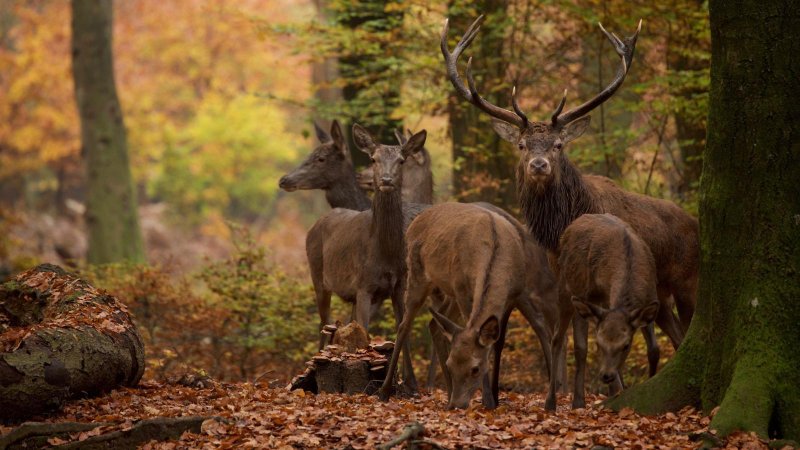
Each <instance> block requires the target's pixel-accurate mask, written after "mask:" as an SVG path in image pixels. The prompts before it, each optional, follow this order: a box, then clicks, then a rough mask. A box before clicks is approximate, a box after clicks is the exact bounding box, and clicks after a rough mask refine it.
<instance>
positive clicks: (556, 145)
mask: <svg viewBox="0 0 800 450" xmlns="http://www.w3.org/2000/svg"><path fill="white" fill-rule="evenodd" d="M563 146H564V144H562V143H561V141H556V143H555V144H553V148H554V149H556V150H561V147H563Z"/></svg>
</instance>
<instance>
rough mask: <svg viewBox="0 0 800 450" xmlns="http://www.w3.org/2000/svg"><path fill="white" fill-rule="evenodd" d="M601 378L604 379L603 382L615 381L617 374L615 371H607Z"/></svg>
mask: <svg viewBox="0 0 800 450" xmlns="http://www.w3.org/2000/svg"><path fill="white" fill-rule="evenodd" d="M601 378H602V380H603V383H606V384H609V383H613V382H614V380H616V379H617V374H616V373H613V372H606V373H604V374H603V375H602V377H601Z"/></svg>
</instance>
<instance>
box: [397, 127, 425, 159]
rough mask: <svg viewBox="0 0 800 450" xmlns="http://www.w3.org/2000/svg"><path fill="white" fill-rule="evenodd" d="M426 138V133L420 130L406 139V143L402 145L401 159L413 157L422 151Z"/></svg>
mask: <svg viewBox="0 0 800 450" xmlns="http://www.w3.org/2000/svg"><path fill="white" fill-rule="evenodd" d="M427 138H428V132H427V131H425V130H422V131H420V132H419V133H416V134H415V135H413V136H411V137H410V138H408V141H407V142H406V143H405V144H403V150H402V152H403V158H408V157H409V156H410V155H414V154H416V153H417V152H419V151H420V150H422V148H423V147H425V140H426V139H427Z"/></svg>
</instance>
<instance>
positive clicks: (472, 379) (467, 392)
mask: <svg viewBox="0 0 800 450" xmlns="http://www.w3.org/2000/svg"><path fill="white" fill-rule="evenodd" d="M431 314H432V315H433V319H434V321H435V323H436V324H437V325H438V326H439V327H440V328H441V329H442V331H443V333H444V335H445V336H446V337H447V339H448V340H449V341H450V355H449V356H448V357H447V362H446V363H445V365H446V366H447V371H448V372H449V374H450V379H451V381H452V392H450V393H449V394H450V398H449V399H448V403H447V407H448V408H449V409H454V408H459V409H464V408H467V407H468V406H469V402H470V400H471V399H472V395H473V394H474V393H475V391H477V390H478V388H480V387H481V382H482V381H483V377H484V376H485V375H486V372H487V371H488V370H489V351H490V350H491V348H492V345H493V344H494V343H495V342H497V339H499V338H500V320H499V319H498V318H497V317H496V316H489V317H488V318H486V319H485V320H484V321H483V322H481V323H480V325H479V326H478V325H477V324H476V325H475V326H468V327H467V328H462V327H460V326H458V325H457V324H455V323H453V322H452V321H451V320H450V319H448V318H447V317H446V316H444V315H442V314H441V313H439V312H438V311H435V310H434V309H432V308H431Z"/></svg>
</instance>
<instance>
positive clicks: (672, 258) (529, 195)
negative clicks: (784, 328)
mask: <svg viewBox="0 0 800 450" xmlns="http://www.w3.org/2000/svg"><path fill="white" fill-rule="evenodd" d="M482 21H483V16H480V17H478V19H477V20H476V21H475V22H474V23H473V24H472V25H471V26H470V27H469V29H468V30H467V32H466V33H465V34H464V36H463V37H462V38H461V40H460V41H459V42H458V44H457V45H456V47H455V49H454V51H453V52H452V53H451V52H450V51H449V49H448V46H447V32H448V24H447V22H445V25H444V28H443V30H442V36H441V50H442V54H443V55H444V59H445V64H446V67H447V74H448V78H449V79H450V81H451V82H452V84H453V86H454V87H455V89H456V91H458V92H459V94H460V95H461V96H463V97H464V98H465V99H467V100H468V101H469V102H470V103H472V104H473V105H475V106H476V107H478V108H479V109H480V110H482V111H484V112H486V113H487V114H489V115H491V116H492V117H493V118H495V119H498V120H496V121H494V129H495V131H496V132H497V133H498V134H499V135H500V136H501V137H502V138H503V139H505V140H508V141H510V142H512V143H514V144H515V145H516V146H517V147H518V148H519V154H520V158H519V163H518V165H517V188H518V192H519V198H520V202H521V205H522V212H523V215H524V216H525V220H526V222H527V224H528V228H529V229H530V231H531V233H532V234H533V236H534V238H536V240H537V242H539V243H540V244H541V245H542V246H543V247H545V248H546V249H547V250H548V251H549V253H550V255H549V256H550V262H551V266H553V268H554V271H555V272H557V270H556V269H557V268H556V267H555V266H556V265H557V253H558V243H559V238H560V237H561V235H562V234H563V232H564V230H565V229H566V228H567V226H569V224H570V223H572V221H573V220H575V219H577V218H578V217H580V216H581V215H583V214H587V213H604V212H608V213H611V214H614V215H616V216H618V217H619V218H620V219H622V220H624V221H625V222H626V223H628V224H629V225H630V226H631V228H633V230H634V231H635V232H636V234H637V235H639V236H641V237H642V238H643V239H644V241H645V243H646V244H647V245H648V247H649V248H650V251H651V252H652V254H653V257H654V258H655V261H656V271H657V272H656V273H657V277H658V285H657V289H658V295H659V298H660V299H662V300H665V299H666V298H668V297H669V296H670V295H672V297H673V299H674V302H675V304H676V306H677V308H678V313H679V315H680V325H681V326H680V327H678V328H677V329H675V328H674V327H672V324H673V323H675V320H674V316H673V313H672V310H671V308H660V309H659V313H658V317H657V318H656V323H657V324H658V325H659V327H660V328H661V329H662V330H664V332H665V333H666V334H667V335H668V336H669V337H670V340H671V341H672V344H673V346H674V347H675V348H677V347H678V345H680V343H681V341H682V339H683V334H684V333H685V331H686V329H687V328H688V326H689V323H690V321H691V319H692V315H693V314H694V309H695V303H696V295H697V279H698V278H697V276H698V265H699V237H698V223H697V219H695V218H694V217H692V216H691V215H689V214H687V213H686V212H685V211H683V210H682V209H680V208H679V207H678V206H676V205H675V204H673V203H671V202H668V201H664V200H659V199H655V198H652V197H647V196H644V195H639V194H635V193H631V192H626V191H624V190H622V189H621V188H620V187H619V186H617V185H616V184H615V183H614V182H613V181H611V180H610V179H608V178H606V177H601V176H595V175H583V174H581V172H580V170H578V168H577V167H576V166H575V165H574V164H572V162H570V161H569V159H568V158H567V155H566V152H565V150H564V147H565V145H566V144H567V143H569V142H570V141H572V140H574V139H576V138H578V137H579V136H580V135H582V134H583V132H584V131H586V128H587V127H588V126H589V117H588V116H587V114H588V113H589V112H591V111H592V110H593V109H594V108H596V107H597V106H599V105H600V104H602V103H603V102H605V101H606V100H608V99H609V98H611V96H612V95H614V93H615V92H616V91H617V90H618V89H619V87H620V86H621V85H622V82H623V81H624V79H625V76H626V75H627V73H628V70H629V69H630V65H631V62H632V61H633V53H634V49H635V46H636V40H637V38H638V35H639V31H640V30H641V21H640V22H639V27H638V29H637V30H636V33H634V34H633V35H632V36H630V37H627V38H625V39H620V38H619V37H617V36H616V35H615V34H613V33H609V32H608V31H606V30H605V29H604V28H602V25H601V27H600V28H601V30H602V31H603V33H604V34H605V35H606V37H607V38H608V39H609V40H610V41H611V43H612V44H613V47H614V49H615V50H616V52H617V54H618V55H619V56H620V59H621V66H620V69H619V71H618V72H617V75H616V77H614V79H613V80H612V81H611V83H610V84H609V85H608V86H607V87H606V88H605V89H603V90H602V91H601V92H600V93H599V94H598V95H597V96H595V97H594V98H593V99H591V100H589V101H587V102H585V103H583V104H582V105H580V106H578V107H576V108H573V109H571V110H569V111H566V112H562V111H563V109H564V105H565V103H566V92H565V93H564V97H563V98H562V99H561V102H560V103H559V104H558V107H557V108H556V110H555V112H554V113H553V114H552V116H551V118H550V120H548V121H545V122H532V121H530V120H528V117H527V116H526V115H525V114H524V113H523V112H522V110H521V109H520V108H519V105H518V104H517V101H516V96H515V90H512V93H511V105H512V109H513V112H512V111H509V110H507V109H504V108H500V107H498V106H495V105H492V104H491V103H489V102H488V101H486V100H485V99H483V98H482V97H481V96H480V94H478V92H477V90H476V88H475V81H474V79H473V77H472V71H471V59H470V61H468V62H467V69H466V75H467V82H468V86H467V85H465V84H464V83H463V81H462V80H461V77H460V76H459V74H458V69H457V61H458V57H459V56H460V55H461V53H462V52H463V51H464V50H465V49H466V48H467V47H468V46H469V44H470V43H471V42H472V40H473V39H474V38H475V36H476V34H477V32H478V30H479V29H480V25H481V22H482ZM662 304H665V301H662ZM668 316H672V317H668ZM578 320H581V319H578Z"/></svg>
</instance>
